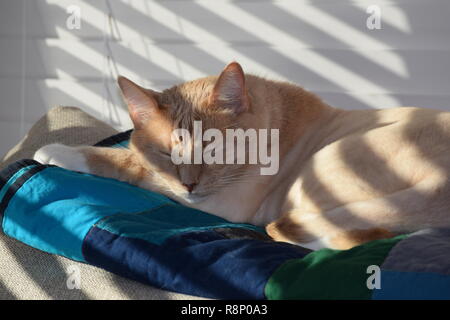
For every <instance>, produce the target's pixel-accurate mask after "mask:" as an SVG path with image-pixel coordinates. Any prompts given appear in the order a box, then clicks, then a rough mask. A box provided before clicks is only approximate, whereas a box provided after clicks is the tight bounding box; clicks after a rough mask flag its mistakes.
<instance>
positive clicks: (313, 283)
mask: <svg viewBox="0 0 450 320" xmlns="http://www.w3.org/2000/svg"><path fill="white" fill-rule="evenodd" d="M405 237H407V235H401V236H397V237H394V238H391V239H382V240H375V241H371V242H368V243H365V244H363V245H361V246H357V247H354V248H352V249H349V250H332V249H322V250H318V251H314V252H311V253H310V254H308V255H307V256H305V257H304V258H302V259H293V260H289V261H287V262H285V263H284V264H282V265H281V266H280V267H279V268H278V269H277V270H276V271H275V272H274V274H273V275H272V276H271V277H270V278H269V280H268V282H267V284H266V288H265V294H266V297H267V299H270V300H279V299H370V298H371V296H372V291H373V290H370V289H368V288H367V279H368V278H369V277H370V275H371V274H368V273H367V267H369V266H370V265H377V266H379V267H381V264H382V263H383V262H384V260H385V258H386V257H387V255H388V254H389V251H390V250H391V249H392V248H393V247H394V246H395V245H396V244H397V243H398V242H399V241H401V240H402V239H404V238H405Z"/></svg>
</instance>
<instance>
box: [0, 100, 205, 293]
mask: <svg viewBox="0 0 450 320" xmlns="http://www.w3.org/2000/svg"><path fill="white" fill-rule="evenodd" d="M115 133H117V131H116V130H115V129H113V128H112V127H110V126H109V125H107V124H105V123H103V122H101V121H99V120H97V119H95V118H93V117H91V116H89V115H88V114H86V113H84V112H83V111H81V110H80V109H78V108H74V107H57V108H54V109H52V110H50V111H49V112H48V114H47V115H46V116H44V117H43V118H42V119H41V120H39V121H38V122H37V123H36V124H35V125H34V126H33V127H32V128H31V130H30V131H29V132H28V134H27V135H26V136H25V138H23V140H22V141H21V142H20V143H19V144H18V145H17V146H16V147H14V148H13V149H12V150H11V151H9V152H8V153H7V154H6V156H5V157H4V158H3V162H2V163H1V164H0V168H3V167H5V166H6V165H7V164H9V163H12V162H15V161H17V160H20V159H24V158H32V156H33V154H34V152H35V151H36V150H37V149H38V148H40V147H41V146H44V145H46V144H49V143H63V144H66V145H81V144H87V145H92V144H94V143H96V142H98V141H99V140H101V139H104V138H106V137H108V136H110V135H113V134H115ZM73 268H75V269H76V270H79V275H80V289H69V288H68V286H67V282H68V279H69V277H70V276H71V275H73V274H74V273H73V272H74V271H73ZM69 282H70V281H69ZM0 299H198V298H196V297H191V296H187V295H182V294H177V293H173V292H169V291H164V290H159V289H156V288H153V287H150V286H147V285H143V284H140V283H138V282H135V281H131V280H128V279H125V278H122V277H119V276H117V275H114V274H112V273H109V272H107V271H105V270H102V269H99V268H96V267H93V266H90V265H87V264H83V263H79V262H75V261H72V260H69V259H66V258H63V257H60V256H56V255H51V254H47V253H44V252H42V251H39V250H36V249H34V248H31V247H29V246H27V245H25V244H23V243H21V242H19V241H17V240H14V239H12V238H9V237H7V236H5V235H4V234H3V233H0Z"/></svg>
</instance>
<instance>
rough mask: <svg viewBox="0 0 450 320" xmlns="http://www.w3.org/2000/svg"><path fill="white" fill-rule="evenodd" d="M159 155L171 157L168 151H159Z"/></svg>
mask: <svg viewBox="0 0 450 320" xmlns="http://www.w3.org/2000/svg"><path fill="white" fill-rule="evenodd" d="M159 153H160V154H161V155H163V156H164V157H169V158H170V157H171V156H172V155H171V154H170V153H169V152H166V151H160V152H159Z"/></svg>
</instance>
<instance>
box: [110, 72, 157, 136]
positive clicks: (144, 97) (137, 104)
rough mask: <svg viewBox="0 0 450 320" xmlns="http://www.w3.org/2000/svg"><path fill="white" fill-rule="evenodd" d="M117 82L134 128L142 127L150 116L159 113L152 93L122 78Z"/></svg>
mask: <svg viewBox="0 0 450 320" xmlns="http://www.w3.org/2000/svg"><path fill="white" fill-rule="evenodd" d="M117 82H118V84H119V87H120V90H121V91H122V95H123V97H124V99H125V102H126V104H127V105H128V111H129V113H130V117H131V120H132V121H133V123H134V125H135V127H140V126H142V125H144V124H145V123H147V121H148V120H150V118H152V116H154V115H156V114H158V113H159V107H158V102H157V101H156V99H155V97H154V95H155V94H156V93H155V92H154V91H151V90H148V89H144V88H142V87H140V86H138V85H137V84H135V83H134V82H133V81H131V80H129V79H127V78H125V77H122V76H119V78H118V79H117Z"/></svg>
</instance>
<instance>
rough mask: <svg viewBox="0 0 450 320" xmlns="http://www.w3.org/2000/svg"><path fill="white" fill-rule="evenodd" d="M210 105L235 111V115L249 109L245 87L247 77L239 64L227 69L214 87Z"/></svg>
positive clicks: (233, 63)
mask: <svg viewBox="0 0 450 320" xmlns="http://www.w3.org/2000/svg"><path fill="white" fill-rule="evenodd" d="M210 103H211V104H213V105H215V106H217V107H219V108H225V109H228V110H231V111H233V112H234V113H235V114H239V113H242V112H246V111H248V109H249V99H248V95H247V89H246V87H245V75H244V71H243V70H242V67H241V65H240V64H239V63H237V62H232V63H230V64H229V65H227V66H226V67H225V69H224V70H223V71H222V73H221V74H220V76H219V78H218V79H217V82H216V84H215V85H214V89H213V92H212V94H211V98H210Z"/></svg>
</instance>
